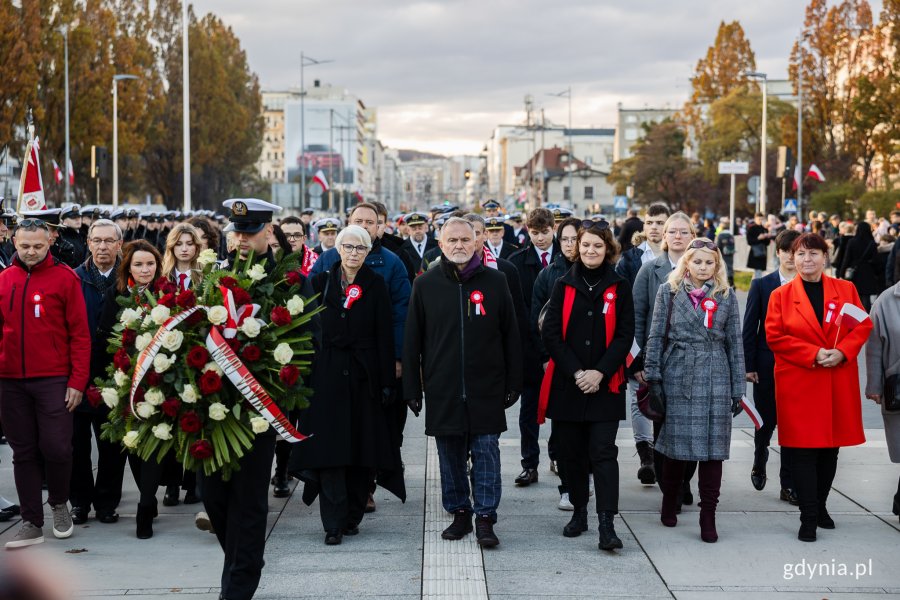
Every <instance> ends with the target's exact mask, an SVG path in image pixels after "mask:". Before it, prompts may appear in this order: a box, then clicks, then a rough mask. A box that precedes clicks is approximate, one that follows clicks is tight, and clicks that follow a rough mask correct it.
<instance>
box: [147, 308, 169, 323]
mask: <svg viewBox="0 0 900 600" xmlns="http://www.w3.org/2000/svg"><path fill="white" fill-rule="evenodd" d="M171 315H172V311H170V310H169V307H168V306H163V305H162V304H157V305H156V306H154V307H153V310H151V311H150V318H151V319H153V322H154V323H156V324H157V325H162V324H163V323H165V322H166V320H167V319H168V318H169V317H170V316H171Z"/></svg>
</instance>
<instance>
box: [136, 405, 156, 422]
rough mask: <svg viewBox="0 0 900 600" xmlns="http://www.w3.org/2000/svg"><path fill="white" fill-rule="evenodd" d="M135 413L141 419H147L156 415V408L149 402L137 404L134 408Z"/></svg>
mask: <svg viewBox="0 0 900 600" xmlns="http://www.w3.org/2000/svg"><path fill="white" fill-rule="evenodd" d="M134 410H135V412H137V414H138V416H139V417H140V418H142V419H149V418H150V417H152V416H153V415H155V414H156V407H155V406H153V405H152V404H150V403H149V402H138V403H137V404H136V405H135V406H134Z"/></svg>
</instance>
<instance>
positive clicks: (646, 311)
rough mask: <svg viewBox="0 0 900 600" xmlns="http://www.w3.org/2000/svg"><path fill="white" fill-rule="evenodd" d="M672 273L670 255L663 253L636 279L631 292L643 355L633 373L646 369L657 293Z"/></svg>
mask: <svg viewBox="0 0 900 600" xmlns="http://www.w3.org/2000/svg"><path fill="white" fill-rule="evenodd" d="M671 272H672V263H671V262H669V253H668V252H663V253H662V254H660V255H659V256H657V257H656V258H655V259H653V260H651V261H650V262H648V263H644V264H643V265H642V266H641V268H640V270H639V271H638V274H637V277H635V278H634V287H633V288H632V290H631V293H632V295H633V296H634V339H635V340H637V343H638V345H639V346H640V347H641V353H640V355H639V356H638V359H637V360H635V361H634V363H632V365H631V370H632V371H640V370H642V369H643V368H644V367H643V363H644V354H645V351H646V349H647V338H648V337H649V333H650V323H651V321H652V320H653V308H654V306H655V305H656V292H658V291H659V286H661V285H662V284H663V283H665V282H666V279H668V277H669V273H671Z"/></svg>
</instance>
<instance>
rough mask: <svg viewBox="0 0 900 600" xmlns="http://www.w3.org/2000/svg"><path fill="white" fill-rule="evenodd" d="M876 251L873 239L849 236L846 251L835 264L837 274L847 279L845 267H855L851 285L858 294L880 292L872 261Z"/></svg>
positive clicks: (867, 294)
mask: <svg viewBox="0 0 900 600" xmlns="http://www.w3.org/2000/svg"><path fill="white" fill-rule="evenodd" d="M877 253H878V248H877V246H876V245H875V241H874V240H862V239H857V238H851V239H850V241H849V242H847V248H846V251H845V252H844V253H843V255H842V256H841V262H840V264H839V265H838V266H837V275H838V277H841V278H843V279H847V269H848V268H851V267H852V268H854V269H856V270H855V271H854V273H853V279H851V280H850V281H852V282H853V285H854V286H856V291H857V292H858V293H859V295H860V296H869V295H872V294H879V293H881V289H880V288H879V285H878V281H879V278H878V274H876V272H875V265H874V264H873V261H874V260H875V258H876V254H877Z"/></svg>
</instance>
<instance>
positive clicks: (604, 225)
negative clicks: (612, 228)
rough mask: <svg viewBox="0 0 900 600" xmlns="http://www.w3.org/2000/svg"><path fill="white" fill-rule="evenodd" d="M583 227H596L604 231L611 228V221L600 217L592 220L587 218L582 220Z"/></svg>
mask: <svg viewBox="0 0 900 600" xmlns="http://www.w3.org/2000/svg"><path fill="white" fill-rule="evenodd" d="M581 228H582V229H591V228H594V229H599V230H600V231H603V230H604V229H609V221H607V220H606V219H599V220H597V221H592V220H590V219H587V220H585V221H582V222H581Z"/></svg>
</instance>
